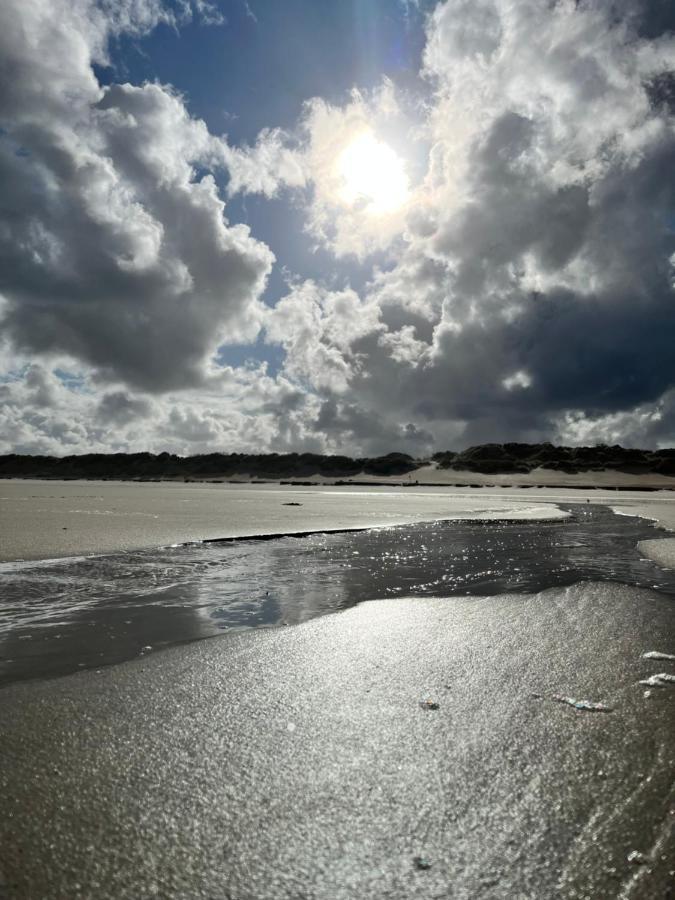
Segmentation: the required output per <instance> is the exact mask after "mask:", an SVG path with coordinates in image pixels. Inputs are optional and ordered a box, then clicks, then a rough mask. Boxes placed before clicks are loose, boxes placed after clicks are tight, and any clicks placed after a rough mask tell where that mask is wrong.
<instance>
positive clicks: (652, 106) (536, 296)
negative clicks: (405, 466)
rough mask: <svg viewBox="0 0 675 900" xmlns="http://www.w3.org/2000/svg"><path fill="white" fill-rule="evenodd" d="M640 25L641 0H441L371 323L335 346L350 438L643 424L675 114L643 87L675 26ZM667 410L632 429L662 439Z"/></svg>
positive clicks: (659, 297)
mask: <svg viewBox="0 0 675 900" xmlns="http://www.w3.org/2000/svg"><path fill="white" fill-rule="evenodd" d="M649 22H651V26H649ZM653 25H654V19H653V17H652V19H650V18H649V15H648V12H647V6H646V5H645V6H643V7H641V9H640V10H637V8H636V7H634V6H631V5H630V4H626V5H624V6H623V7H622V6H621V5H620V4H617V5H615V6H614V7H612V6H611V5H610V4H604V3H599V2H598V3H596V2H586V3H582V4H576V3H572V2H564V0H563V2H558V3H555V4H542V3H539V2H538V0H537V2H528V0H524V2H522V3H518V4H512V3H509V2H506V0H494V2H492V0H490V2H488V0H481V2H475V3H474V2H472V3H466V2H464V0H450V2H447V3H444V4H439V6H438V7H437V8H436V9H435V11H434V13H433V14H432V16H431V17H430V19H429V24H428V40H427V47H426V50H425V54H424V65H425V69H424V74H425V76H426V78H427V79H428V81H429V84H430V86H431V88H432V91H433V102H431V103H430V104H429V107H428V118H427V123H426V127H427V134H428V139H429V142H430V145H431V151H430V154H429V167H428V170H427V174H426V178H425V179H424V180H423V182H421V183H420V184H419V185H418V187H417V188H416V192H415V196H414V197H413V198H412V200H411V203H410V207H409V209H408V212H407V222H406V230H405V232H404V233H403V234H402V237H401V242H402V246H399V247H398V249H397V259H396V261H395V263H394V264H393V265H389V267H388V268H387V269H385V270H383V271H379V272H375V274H374V278H373V280H372V281H371V282H370V284H369V285H367V286H366V288H365V290H364V292H363V296H362V298H361V300H362V308H363V309H366V310H369V314H368V318H367V319H364V321H367V322H370V325H368V326H367V328H366V329H365V330H364V332H362V333H360V334H359V335H356V336H355V337H354V339H353V340H350V342H349V344H348V345H347V346H343V347H342V348H341V349H340V360H341V361H342V364H343V368H342V370H341V372H340V376H339V385H340V392H341V394H342V395H343V396H348V397H350V398H351V401H352V403H353V404H355V405H356V406H358V408H359V410H361V412H362V414H363V416H362V423H361V426H360V428H356V429H354V433H355V434H361V436H362V437H363V439H364V440H367V438H368V425H369V422H370V419H369V414H370V413H372V414H377V416H378V417H380V418H381V417H384V418H385V419H386V420H388V421H390V422H392V423H401V422H406V421H410V422H413V423H415V424H416V425H418V426H419V427H421V428H425V429H426V428H428V429H430V430H431V431H433V433H434V435H435V437H436V440H442V439H443V437H444V436H447V439H450V440H455V441H461V443H462V444H464V443H469V442H473V441H475V440H503V439H507V438H520V439H531V440H539V439H542V438H544V437H551V436H554V435H556V434H560V433H561V431H564V433H565V434H567V435H568V437H569V438H570V439H574V440H576V439H581V436H582V434H584V433H585V432H584V429H583V428H582V427H581V426H580V425H579V423H580V422H582V421H583V422H584V423H585V422H591V423H596V426H597V428H596V430H597V431H598V433H600V432H601V431H602V428H603V427H604V425H603V424H602V423H610V422H611V423H613V424H612V426H611V429H610V430H612V433H614V434H617V433H618V432H619V431H620V429H621V427H622V423H623V427H625V434H626V436H627V437H630V438H631V439H636V440H637V439H638V433H637V430H636V429H634V428H632V427H631V426H630V424H629V423H630V422H631V421H634V422H639V421H642V422H645V421H647V420H650V418H649V417H650V416H652V413H650V412H648V410H650V409H652V410H653V409H656V408H657V407H658V404H660V403H661V402H662V401H661V398H662V397H663V396H666V395H667V392H668V391H670V389H671V386H672V385H673V384H674V382H675V362H673V355H672V349H671V348H672V346H673V341H674V340H675V312H674V310H675V302H674V301H675V296H674V289H673V287H674V284H675V267H674V263H675V219H674V218H673V216H674V211H675V180H674V179H673V174H672V173H673V172H674V171H675V121H674V120H673V115H672V109H671V106H670V105H669V103H668V102H666V100H667V96H666V95H667V91H666V90H665V88H663V87H660V88H659V89H658V90H656V89H655V87H654V85H655V84H656V85H659V84H660V85H663V84H669V83H670V82H669V81H668V80H667V79H668V78H671V77H672V70H673V69H674V68H675V34H673V33H672V32H670V31H666V32H663V33H654V29H653ZM650 28H651V30H650ZM669 73H671V74H669ZM664 96H665V97H666V100H664ZM329 112H330V111H329ZM321 114H322V115H323V114H324V113H323V111H321ZM327 114H328V113H326V115H327ZM355 233H356V231H355ZM301 296H302V292H301V291H299V290H297V289H296V291H295V293H294V297H295V302H296V303H297V302H298V298H300V297H301ZM312 303H313V301H310V300H309V299H307V300H306V304H307V306H308V307H309V306H311V304H312ZM312 309H313V310H314V313H313V314H314V315H315V316H318V318H317V321H316V322H315V324H314V325H313V327H312V328H310V329H309V330H307V332H306V333H307V335H308V337H307V338H306V339H305V340H304V341H303V343H302V346H301V348H298V349H297V350H296V348H295V346H294V345H293V343H292V341H289V340H288V339H286V341H285V346H286V348H287V352H288V363H287V366H288V371H289V372H293V371H294V367H296V366H297V367H299V369H301V370H302V371H303V375H304V377H305V378H306V379H307V380H308V382H309V383H311V384H313V385H314V386H315V387H318V381H317V380H316V379H317V376H318V375H319V373H320V371H321V366H320V365H318V364H315V365H314V375H312V374H311V373H310V374H308V372H307V369H308V368H311V365H312V362H311V361H312V359H314V358H315V357H314V354H315V353H316V352H317V351H318V348H320V347H321V346H322V345H324V344H325V334H324V327H323V318H324V314H323V313H319V314H317V308H316V306H315V305H314V306H313V307H312ZM295 314H296V316H297V317H298V318H302V315H301V312H300V311H299V310H298V309H297V308H296V311H295ZM368 328H369V329H370V330H368ZM316 359H317V360H318V359H319V357H316ZM323 371H324V372H325V371H326V369H323ZM646 410H647V411H646ZM654 415H655V413H654ZM645 417H646V418H645ZM665 419H668V417H667V416H665V417H664V416H661V418H659V419H658V421H659V422H661V423H662V424H661V426H660V430H659V429H656V427H650V428H649V429H647V430H645V431H644V432H643V436H642V442H644V441H651V442H663V441H664V440H667V439H668V437H667V435H668V434H669V435H670V440H672V439H673V437H675V431H673V429H672V419H671V420H670V421H671V426H669V427H670V431H668V430H667V429H666V426H665V425H663V421H664V420H665ZM565 423H567V424H565ZM571 423H577V424H576V426H575V427H572V424H571ZM589 427H590V426H589ZM607 427H608V428H609V427H610V426H609V425H607ZM575 428H576V430H575ZM591 430H592V429H591ZM589 433H590V432H589ZM638 442H639V441H638Z"/></svg>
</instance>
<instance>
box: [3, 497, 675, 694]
mask: <svg viewBox="0 0 675 900" xmlns="http://www.w3.org/2000/svg"><path fill="white" fill-rule="evenodd" d="M565 508H567V509H569V510H570V511H571V512H572V518H570V519H567V520H561V521H556V522H518V523H513V524H509V523H499V522H489V523H477V522H458V521H440V522H433V523H427V524H415V525H405V526H395V527H388V528H377V529H372V530H369V531H362V532H353V533H346V534H315V535H311V536H310V537H306V538H280V539H277V540H270V541H238V542H233V543H222V544H219V543H210V544H191V545H187V546H175V547H165V548H161V549H156V550H144V551H136V552H127V553H118V554H114V555H109V556H98V557H90V558H78V559H72V558H71V559H66V560H55V561H47V562H42V563H36V562H30V563H4V564H1V565H0V576H1V577H2V589H1V594H0V683H7V682H9V681H14V680H18V679H21V678H31V677H41V676H47V675H56V674H65V673H68V672H72V671H76V670H78V669H80V668H91V667H98V666H101V665H107V664H111V663H115V662H120V661H122V660H125V659H130V658H133V657H136V656H138V655H143V654H146V653H149V652H151V651H152V650H153V649H158V648H160V647H163V646H168V645H170V644H175V643H179V642H183V641H190V640H195V639H197V638H203V637H208V636H211V635H215V634H220V633H222V632H223V631H228V630H235V629H241V628H260V627H269V626H274V625H280V624H282V623H283V624H294V623H297V622H301V621H304V620H307V619H311V618H313V617H315V616H318V615H322V614H324V613H327V612H331V611H335V610H338V609H343V608H346V607H348V606H352V605H353V604H355V603H357V602H359V601H362V600H369V599H376V598H381V597H396V596H410V595H425V596H429V595H432V596H450V595H458V594H459V595H493V594H500V593H506V592H521V591H526V592H535V591H539V590H542V589H545V588H548V587H553V586H557V585H568V584H573V583H576V582H579V581H584V580H594V581H602V580H605V581H617V582H623V583H626V584H630V585H635V586H638V587H646V588H652V589H656V590H658V591H660V592H663V593H665V594H668V595H669V596H674V597H675V572H669V571H667V570H663V569H660V568H659V567H658V566H656V564H654V563H652V562H651V561H649V560H645V559H642V558H641V557H640V555H639V553H638V552H637V550H636V544H637V542H638V541H640V540H645V539H648V538H653V537H657V536H658V535H659V532H658V530H657V529H655V528H654V527H653V526H652V525H650V524H649V523H648V522H646V521H645V520H643V519H638V518H633V517H630V516H617V515H615V514H614V513H612V512H611V511H610V510H609V509H607V508H605V507H601V506H593V505H590V504H589V505H578V504H577V505H569V506H567V507H565Z"/></svg>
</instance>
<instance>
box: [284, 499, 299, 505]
mask: <svg viewBox="0 0 675 900" xmlns="http://www.w3.org/2000/svg"><path fill="white" fill-rule="evenodd" d="M281 505H282V506H302V503H296V502H295V501H294V500H291V501H290V502H289V503H282V504H281Z"/></svg>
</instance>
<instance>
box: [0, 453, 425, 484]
mask: <svg viewBox="0 0 675 900" xmlns="http://www.w3.org/2000/svg"><path fill="white" fill-rule="evenodd" d="M418 465H419V463H417V462H416V461H415V460H414V459H413V458H412V456H408V455H407V454H405V453H388V454H387V455H386V456H377V457H374V458H364V459H351V458H350V457H349V456H321V455H319V454H317V453H264V454H253V453H206V454H201V455H199V456H175V455H174V454H172V453H159V454H157V455H155V454H154V453H86V454H84V455H81V456H63V457H57V456H22V455H19V454H15V453H12V454H9V455H7V456H0V477H2V478H62V479H69V478H103V479H106V478H110V479H115V480H118V479H122V480H129V479H137V480H149V479H180V478H187V479H195V480H200V481H203V480H210V479H220V478H232V477H237V476H242V477H243V476H249V477H251V478H273V479H279V478H303V477H309V476H312V475H325V476H327V477H329V478H349V477H353V476H355V475H360V474H366V475H405V474H406V473H408V472H412V471H413V470H414V469H416V468H417V467H418Z"/></svg>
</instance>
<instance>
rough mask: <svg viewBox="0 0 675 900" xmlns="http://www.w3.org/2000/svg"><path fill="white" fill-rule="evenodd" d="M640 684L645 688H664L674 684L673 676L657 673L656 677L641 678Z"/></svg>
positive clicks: (674, 676)
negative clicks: (644, 685) (645, 686)
mask: <svg viewBox="0 0 675 900" xmlns="http://www.w3.org/2000/svg"><path fill="white" fill-rule="evenodd" d="M640 684H646V685H647V687H665V686H666V685H668V684H675V675H671V674H670V673H669V672H659V674H658V675H650V676H649V678H643V679H642V680H641V681H640Z"/></svg>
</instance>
